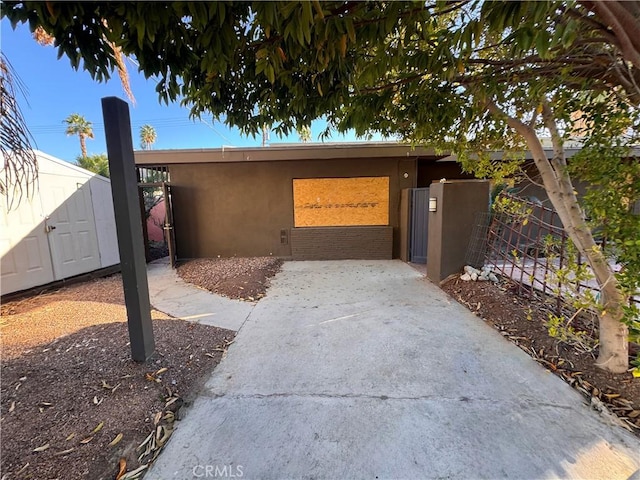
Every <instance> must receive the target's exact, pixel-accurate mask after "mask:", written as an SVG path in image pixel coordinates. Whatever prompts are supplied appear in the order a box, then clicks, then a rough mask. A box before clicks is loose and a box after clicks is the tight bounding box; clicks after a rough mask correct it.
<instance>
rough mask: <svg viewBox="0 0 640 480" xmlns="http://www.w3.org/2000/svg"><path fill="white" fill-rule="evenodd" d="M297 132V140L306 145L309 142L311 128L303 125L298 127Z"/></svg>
mask: <svg viewBox="0 0 640 480" xmlns="http://www.w3.org/2000/svg"><path fill="white" fill-rule="evenodd" d="M297 131H298V140H300V141H301V142H302V143H307V142H310V141H311V127H309V126H308V125H305V126H302V127H298V128H297Z"/></svg>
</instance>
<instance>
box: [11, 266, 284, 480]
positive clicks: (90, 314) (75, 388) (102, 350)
mask: <svg viewBox="0 0 640 480" xmlns="http://www.w3.org/2000/svg"><path fill="white" fill-rule="evenodd" d="M281 264H282V262H281V261H280V260H279V259H276V258H272V257H260V258H232V259H201V260H193V261H189V262H186V263H184V264H183V265H181V266H180V268H179V270H178V272H179V274H180V275H181V276H182V277H183V278H184V279H185V280H186V281H188V282H190V283H193V284H195V285H197V286H199V287H201V288H205V289H208V290H211V291H213V292H215V293H218V294H222V295H226V296H228V297H231V298H239V299H243V300H249V301H256V300H259V299H260V298H261V297H263V296H264V295H265V292H266V289H267V288H268V286H269V279H270V278H271V277H272V276H273V275H275V274H276V273H277V272H278V271H279V269H280V266H281ZM152 319H153V329H154V336H155V341H156V352H155V354H154V356H153V358H152V359H151V360H150V361H148V362H147V363H144V364H138V363H135V362H133V361H131V359H130V355H131V352H130V348H129V344H128V339H129V337H128V331H127V324H126V320H127V317H126V310H125V307H124V294H123V291H122V279H121V276H120V275H119V274H118V275H113V276H111V277H108V278H103V279H98V280H91V281H87V282H85V283H81V284H77V285H73V286H69V287H65V288H61V289H58V290H54V291H49V292H46V293H42V294H39V295H36V296H31V297H27V298H23V299H20V300H14V301H10V302H6V303H4V304H3V305H2V317H1V322H0V333H1V335H2V359H1V366H2V385H1V394H2V397H1V401H0V415H1V418H0V422H1V423H0V426H1V428H2V437H3V438H2V440H3V441H2V445H1V450H0V454H1V460H0V462H1V463H0V465H1V469H2V480H10V479H38V480H40V479H57V478H59V479H62V478H65V479H76V478H77V479H90V480H98V479H113V478H118V479H119V480H127V479H129V478H136V477H137V475H140V474H143V473H144V467H145V465H147V464H148V463H149V462H151V461H153V459H154V458H155V456H157V455H158V454H159V453H160V451H161V449H162V446H163V445H164V444H165V442H166V440H167V439H168V437H169V436H170V434H171V432H172V431H173V427H174V421H175V419H176V418H179V415H180V407H181V406H182V405H183V404H185V403H186V404H188V403H189V402H190V401H191V399H192V398H193V397H195V395H196V394H197V392H198V391H199V389H200V388H201V387H202V384H203V382H204V381H205V380H206V379H207V378H208V377H209V375H210V373H211V371H212V370H213V368H215V366H216V365H217V364H218V363H219V361H220V360H221V358H222V357H223V355H224V354H225V352H226V349H227V347H228V346H229V345H230V344H231V342H232V341H233V337H234V336H235V332H232V331H230V330H224V329H220V328H216V327H211V326H207V325H201V324H196V323H191V322H186V321H183V320H179V319H174V318H171V317H170V316H168V315H166V314H164V313H162V312H158V311H155V310H153V311H152ZM141 469H142V470H141ZM136 472H137V473H136Z"/></svg>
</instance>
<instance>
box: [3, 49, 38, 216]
mask: <svg viewBox="0 0 640 480" xmlns="http://www.w3.org/2000/svg"><path fill="white" fill-rule="evenodd" d="M16 90H18V91H20V93H22V94H23V95H24V91H23V89H22V83H21V82H20V79H19V78H18V77H17V76H16V74H15V72H14V71H13V67H12V66H11V64H10V63H9V60H7V58H6V57H5V56H4V54H3V53H0V112H1V113H2V114H1V115H0V132H1V133H0V153H1V154H2V155H1V156H2V157H3V160H4V166H3V168H2V175H1V176H0V195H4V196H6V200H7V204H6V207H7V209H8V210H11V209H12V207H13V206H17V205H19V204H20V201H21V200H22V198H23V195H26V197H27V198H31V196H32V194H33V192H34V189H35V188H37V180H38V159H37V158H36V155H35V152H34V151H33V147H32V146H31V141H32V140H33V137H32V136H31V133H29V129H28V128H27V125H26V123H25V121H24V118H23V117H22V112H21V110H20V105H18V100H17V98H16V93H17V92H16ZM0 167H2V165H0Z"/></svg>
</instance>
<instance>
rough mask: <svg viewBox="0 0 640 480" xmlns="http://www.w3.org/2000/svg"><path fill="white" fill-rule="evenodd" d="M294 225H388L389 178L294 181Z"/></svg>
mask: <svg viewBox="0 0 640 480" xmlns="http://www.w3.org/2000/svg"><path fill="white" fill-rule="evenodd" d="M293 205H294V225H295V226H296V227H335V226H346V225H389V177H358V178H305V179H294V180H293Z"/></svg>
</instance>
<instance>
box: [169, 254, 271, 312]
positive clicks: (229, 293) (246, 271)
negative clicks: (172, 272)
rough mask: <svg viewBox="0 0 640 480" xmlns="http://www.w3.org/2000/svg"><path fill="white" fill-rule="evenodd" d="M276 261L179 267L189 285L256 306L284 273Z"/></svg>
mask: <svg viewBox="0 0 640 480" xmlns="http://www.w3.org/2000/svg"><path fill="white" fill-rule="evenodd" d="M281 267H282V260H281V259H279V258H275V257H246V258H245V257H232V258H198V259H193V260H187V261H183V262H182V263H181V264H180V265H178V269H177V270H178V275H180V277H181V278H182V279H183V280H184V281H185V282H188V283H192V284H194V285H197V286H198V287H200V288H204V289H206V290H209V291H210V292H213V293H215V294H217V295H223V296H225V297H229V298H233V299H238V300H245V301H249V302H254V301H257V300H260V299H261V298H262V297H264V296H265V294H266V292H267V289H268V288H269V284H270V279H271V278H272V277H273V276H274V275H275V274H276V273H278V272H279V271H280V268H281Z"/></svg>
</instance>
